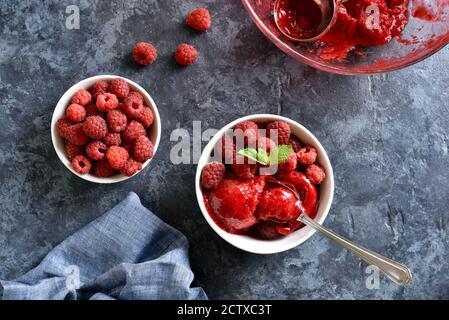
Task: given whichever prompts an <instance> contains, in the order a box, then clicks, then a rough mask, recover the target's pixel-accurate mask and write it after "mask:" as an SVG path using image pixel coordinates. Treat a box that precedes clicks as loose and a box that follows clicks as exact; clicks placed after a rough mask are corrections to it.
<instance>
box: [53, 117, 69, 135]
mask: <svg viewBox="0 0 449 320" xmlns="http://www.w3.org/2000/svg"><path fill="white" fill-rule="evenodd" d="M71 125H72V122H71V121H70V120H69V118H67V117H62V118H61V119H59V120H58V122H57V123H56V129H57V130H58V133H59V135H60V136H61V138H65V135H66V130H65V129H66V128H67V127H69V126H71Z"/></svg>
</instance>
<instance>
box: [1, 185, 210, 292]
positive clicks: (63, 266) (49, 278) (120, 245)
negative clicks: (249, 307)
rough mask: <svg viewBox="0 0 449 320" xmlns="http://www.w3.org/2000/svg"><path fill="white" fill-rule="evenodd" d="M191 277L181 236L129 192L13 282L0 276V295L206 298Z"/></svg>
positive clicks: (184, 244)
mask: <svg viewBox="0 0 449 320" xmlns="http://www.w3.org/2000/svg"><path fill="white" fill-rule="evenodd" d="M193 278H194V275H193V273H192V270H191V269H190V265H189V258H188V242H187V239H186V238H185V236H184V235H183V234H182V233H180V232H179V231H178V230H176V229H174V228H172V227H170V226H169V225H167V224H166V223H164V222H163V221H162V220H160V219H159V218H158V217H157V216H155V215H154V214H153V213H152V212H150V211H149V210H148V209H146V208H145V207H144V206H142V204H141V203H140V199H139V197H138V196H137V195H136V194H135V193H130V194H129V195H128V196H127V197H126V198H125V199H124V200H123V201H122V202H120V203H119V204H118V205H117V206H116V207H114V208H113V209H112V210H110V211H109V212H107V213H106V214H104V215H103V216H102V217H100V218H98V219H97V220H95V221H93V222H91V223H90V224H88V225H87V226H85V227H84V228H82V229H81V230H80V231H78V232H76V233H75V234H73V235H72V236H70V237H69V238H67V239H66V240H65V241H63V242H62V243H61V244H59V245H58V246H57V247H55V248H54V249H53V250H52V251H51V252H50V253H49V254H48V255H47V256H46V257H45V258H44V260H43V261H42V262H41V263H40V264H39V265H38V266H37V267H36V268H35V269H33V270H31V271H30V272H28V273H27V274H25V275H23V276H22V277H20V278H18V279H16V280H14V281H3V280H0V297H2V299H4V300H11V299H14V300H19V299H20V300H23V299H26V300H30V299H31V300H38V299H79V300H84V299H124V300H134V299H145V300H156V299H168V300H177V299H189V300H197V299H198V300H203V299H207V296H206V294H205V293H204V291H203V289H201V288H191V287H190V285H191V283H192V280H193ZM1 289H2V290H1ZM2 291H3V292H2Z"/></svg>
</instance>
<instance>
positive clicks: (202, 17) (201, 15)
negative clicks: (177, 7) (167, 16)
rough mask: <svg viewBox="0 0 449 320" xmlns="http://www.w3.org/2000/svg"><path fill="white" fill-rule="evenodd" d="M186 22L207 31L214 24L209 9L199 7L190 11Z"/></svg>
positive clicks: (194, 27)
mask: <svg viewBox="0 0 449 320" xmlns="http://www.w3.org/2000/svg"><path fill="white" fill-rule="evenodd" d="M186 22H187V25H188V26H190V27H192V28H193V29H196V30H198V31H206V30H208V29H209V28H210V26H211V24H212V20H211V18H210V14H209V11H208V10H207V9H206V8H198V9H195V10H193V11H192V12H190V13H189V15H188V16H187V19H186Z"/></svg>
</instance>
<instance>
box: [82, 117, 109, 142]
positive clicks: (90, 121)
mask: <svg viewBox="0 0 449 320" xmlns="http://www.w3.org/2000/svg"><path fill="white" fill-rule="evenodd" d="M83 129H84V133H86V135H87V136H88V137H91V138H92V139H96V140H101V139H103V138H104V136H105V135H106V133H108V125H107V124H106V121H105V120H104V119H103V118H102V117H100V116H90V117H88V118H87V119H86V121H84V124H83Z"/></svg>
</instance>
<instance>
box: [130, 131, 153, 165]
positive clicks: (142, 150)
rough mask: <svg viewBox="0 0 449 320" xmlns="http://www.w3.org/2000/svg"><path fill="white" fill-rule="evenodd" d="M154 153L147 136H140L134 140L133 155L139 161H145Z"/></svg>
mask: <svg viewBox="0 0 449 320" xmlns="http://www.w3.org/2000/svg"><path fill="white" fill-rule="evenodd" d="M153 154H154V146H153V143H151V141H150V139H148V137H147V136H140V137H138V138H137V139H136V140H135V141H134V146H133V156H134V159H136V160H137V161H139V162H145V161H147V160H148V159H150V158H151V157H153Z"/></svg>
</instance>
